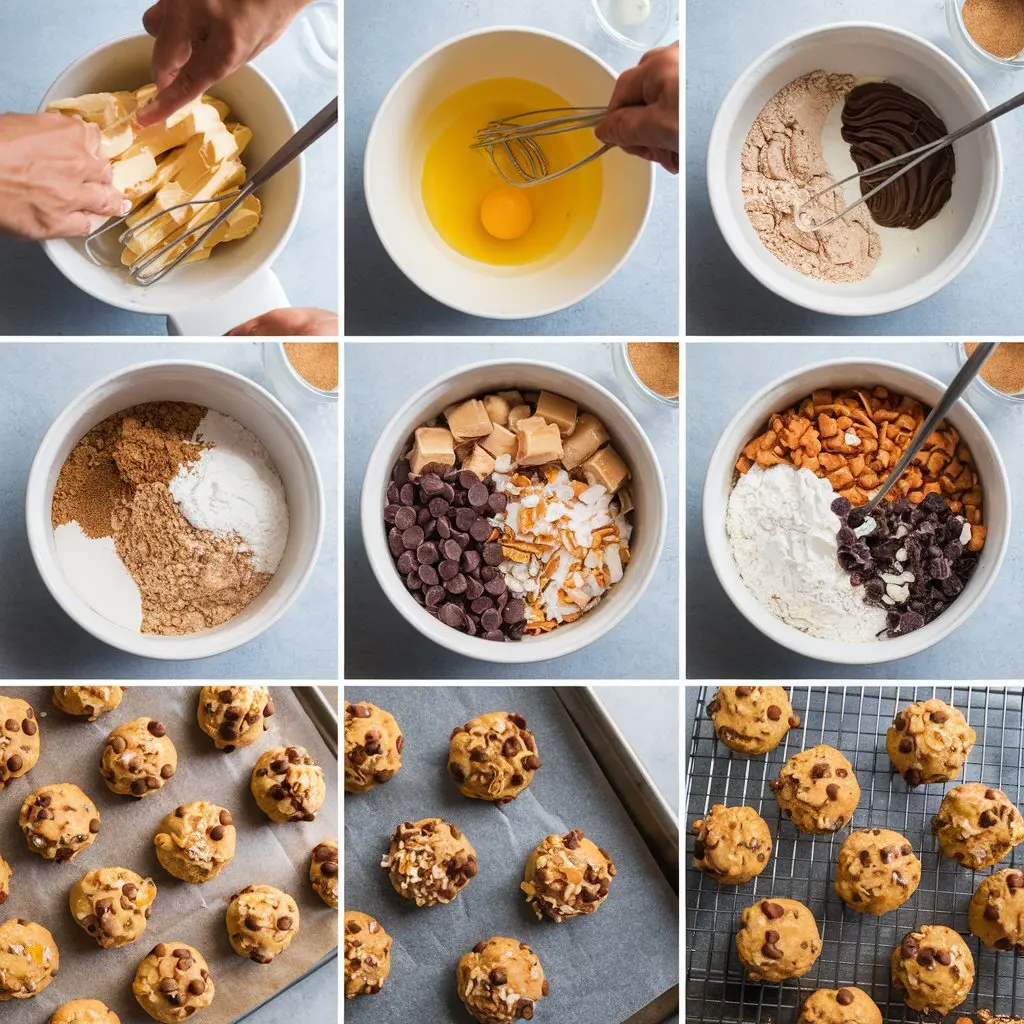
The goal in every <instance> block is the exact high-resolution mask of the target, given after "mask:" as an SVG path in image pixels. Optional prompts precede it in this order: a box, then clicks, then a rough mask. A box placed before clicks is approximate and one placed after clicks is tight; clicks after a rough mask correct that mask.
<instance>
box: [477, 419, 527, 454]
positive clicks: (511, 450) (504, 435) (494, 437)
mask: <svg viewBox="0 0 1024 1024" xmlns="http://www.w3.org/2000/svg"><path fill="white" fill-rule="evenodd" d="M480 447H481V448H483V449H484V451H486V452H487V453H488V455H493V456H494V458H496V459H498V458H500V457H501V456H502V455H507V456H508V457H509V458H510V459H514V458H515V457H516V449H517V448H518V447H519V442H518V441H517V440H516V435H515V434H513V433H512V431H511V430H508V429H507V428H505V427H503V426H501V424H499V423H495V424H494V429H493V430H492V431H491V432H490V433H489V434H488V435H487V436H486V437H485V438H483V439H482V440H481V441H480Z"/></svg>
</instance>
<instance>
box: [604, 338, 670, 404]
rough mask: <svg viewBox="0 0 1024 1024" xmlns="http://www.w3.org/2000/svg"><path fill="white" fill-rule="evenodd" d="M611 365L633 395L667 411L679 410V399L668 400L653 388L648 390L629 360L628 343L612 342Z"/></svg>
mask: <svg viewBox="0 0 1024 1024" xmlns="http://www.w3.org/2000/svg"><path fill="white" fill-rule="evenodd" d="M612 365H613V366H614V368H615V375H616V376H617V377H618V378H619V380H620V381H621V382H622V383H623V384H624V385H625V386H626V387H627V388H632V389H633V391H634V392H635V393H638V394H639V395H640V396H642V397H643V398H645V399H647V400H648V401H650V402H654V403H655V404H657V405H660V406H663V407H666V406H667V407H668V408H669V409H677V410H678V408H679V399H678V397H676V398H668V397H666V396H665V395H663V394H661V393H660V392H658V391H655V390H654V389H653V388H649V387H648V386H647V385H646V384H645V383H644V382H643V381H642V380H641V379H640V376H639V374H637V372H636V370H635V369H634V368H633V363H632V361H631V360H630V358H629V342H628V341H616V342H612Z"/></svg>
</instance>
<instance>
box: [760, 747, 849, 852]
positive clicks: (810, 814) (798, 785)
mask: <svg viewBox="0 0 1024 1024" xmlns="http://www.w3.org/2000/svg"><path fill="white" fill-rule="evenodd" d="M769 787H770V788H771V791H772V792H773V793H774V794H775V799H776V800H778V802H779V807H780V808H782V813H783V814H784V815H785V816H786V817H787V818H789V819H790V820H791V821H792V822H793V824H794V825H795V826H796V829H797V831H798V832H811V833H817V834H823V833H827V832H838V831H839V830H840V829H841V828H843V827H844V826H845V825H848V824H849V823H850V819H851V818H852V817H853V812H854V811H855V810H856V809H857V804H858V803H859V802H860V786H859V785H858V783H857V776H856V775H855V774H854V772H853V767H852V765H851V764H850V762H849V761H847V760H846V758H845V757H844V756H843V755H842V754H841V753H840V752H839V751H838V750H836V749H835V748H834V747H828V746H824V745H820V746H817V747H811V749H810V750H804V751H801V752H800V753H799V754H794V755H793V756H792V757H791V758H790V759H789V760H788V761H787V762H786V763H785V765H784V766H783V768H782V771H781V772H779V777H778V778H777V779H773V780H772V781H771V782H770V783H769Z"/></svg>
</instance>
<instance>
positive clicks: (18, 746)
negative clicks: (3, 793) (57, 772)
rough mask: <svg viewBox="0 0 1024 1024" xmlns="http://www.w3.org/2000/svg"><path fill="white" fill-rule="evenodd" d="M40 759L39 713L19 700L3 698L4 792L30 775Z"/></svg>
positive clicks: (0, 774) (0, 773)
mask: <svg viewBox="0 0 1024 1024" xmlns="http://www.w3.org/2000/svg"><path fill="white" fill-rule="evenodd" d="M38 760H39V723H38V722H37V721H36V713H35V712H34V711H33V710H32V707H31V705H30V704H28V703H26V702H25V701H23V700H20V699H18V698H17V697H0V789H3V788H4V787H5V786H6V785H7V784H8V783H9V782H11V781H12V780H14V779H20V778H21V777H22V775H27V774H28V772H30V771H31V770H32V769H33V768H34V767H35V764H36V762H37V761H38Z"/></svg>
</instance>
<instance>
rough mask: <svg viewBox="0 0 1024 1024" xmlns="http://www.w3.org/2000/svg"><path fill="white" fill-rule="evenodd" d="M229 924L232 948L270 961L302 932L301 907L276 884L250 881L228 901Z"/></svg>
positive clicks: (255, 959) (257, 959) (264, 962)
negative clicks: (275, 886)
mask: <svg viewBox="0 0 1024 1024" xmlns="http://www.w3.org/2000/svg"><path fill="white" fill-rule="evenodd" d="M224 920H225V924H226V925H227V928H228V938H229V939H230V940H231V948H232V949H233V950H234V951H235V952H236V953H237V954H238V955H239V956H247V957H248V958H249V959H250V960H252V961H253V962H254V963H257V964H269V963H270V962H271V961H272V960H273V959H274V958H275V957H276V956H279V955H280V954H281V953H283V952H284V951H285V950H286V949H287V948H288V947H289V945H291V941H292V939H294V938H295V936H296V935H298V934H299V908H298V906H297V905H296V903H295V900H293V899H292V898H291V896H289V895H288V893H286V892H282V891H281V890H280V889H275V888H274V887H273V886H272V885H247V886H246V887H245V888H244V889H243V890H242V891H241V892H237V893H235V895H234V896H232V897H231V902H230V903H229V904H228V910H227V914H226V915H225V919H224Z"/></svg>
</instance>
